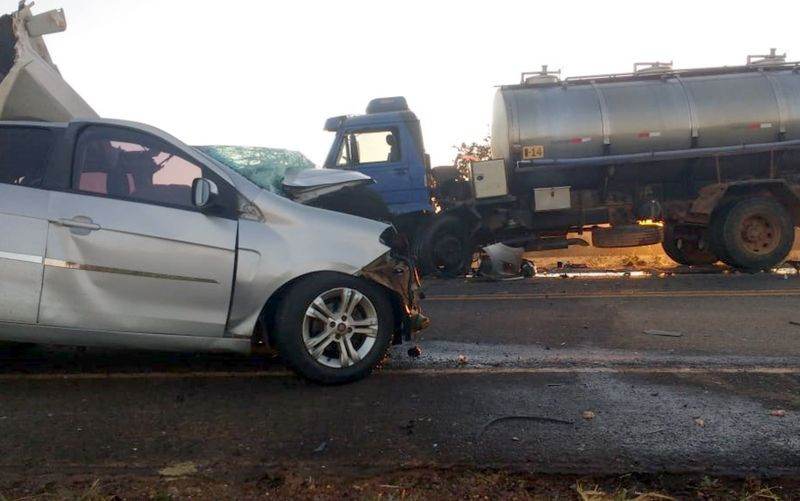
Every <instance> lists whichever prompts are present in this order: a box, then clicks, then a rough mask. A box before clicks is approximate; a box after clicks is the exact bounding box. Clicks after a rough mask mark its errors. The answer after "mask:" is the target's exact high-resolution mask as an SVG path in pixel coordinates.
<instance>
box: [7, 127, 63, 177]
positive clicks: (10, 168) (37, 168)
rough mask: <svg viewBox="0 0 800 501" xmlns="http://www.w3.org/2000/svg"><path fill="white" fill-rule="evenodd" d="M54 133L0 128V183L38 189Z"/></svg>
mask: <svg viewBox="0 0 800 501" xmlns="http://www.w3.org/2000/svg"><path fill="white" fill-rule="evenodd" d="M52 145H53V133H52V131H50V130H48V129H43V128H37V127H0V183H3V184H15V185H19V186H27V187H30V188H40V187H41V186H42V180H43V178H44V172H45V167H46V166H47V161H48V160H49V158H50V152H51V150H52Z"/></svg>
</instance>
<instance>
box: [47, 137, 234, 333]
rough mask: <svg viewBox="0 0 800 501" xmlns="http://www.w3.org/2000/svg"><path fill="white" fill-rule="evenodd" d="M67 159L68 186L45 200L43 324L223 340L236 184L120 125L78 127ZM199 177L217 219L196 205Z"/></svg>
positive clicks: (158, 141) (231, 267)
mask: <svg viewBox="0 0 800 501" xmlns="http://www.w3.org/2000/svg"><path fill="white" fill-rule="evenodd" d="M73 158H74V160H73V167H72V169H73V172H72V186H71V190H68V191H64V192H53V193H51V197H50V205H49V211H48V218H49V226H48V236H47V250H46V259H45V270H44V284H43V291H42V300H41V311H40V317H39V318H40V323H41V324H45V325H53V326H60V327H72V328H80V329H84V330H98V331H123V332H140V333H159V334H179V335H189V336H221V335H222V334H223V333H224V331H225V324H226V321H227V318H228V309H229V305H230V301H231V293H232V287H233V284H232V281H233V276H234V264H235V252H236V234H237V226H238V223H237V219H236V216H235V207H236V206H235V199H236V196H235V192H234V191H233V187H232V186H230V185H229V184H227V182H226V181H224V180H223V179H221V178H220V177H219V176H218V175H216V174H215V173H213V172H212V171H210V170H209V169H208V167H206V166H203V165H201V164H200V163H198V162H197V161H195V160H193V159H192V158H191V157H189V156H187V155H186V154H185V153H183V152H181V151H180V150H178V149H176V148H175V147H174V146H172V145H170V144H169V143H167V142H165V141H162V140H161V139H160V138H157V137H155V136H152V135H150V134H146V133H143V132H140V131H135V130H132V129H126V128H123V127H110V126H103V125H91V126H89V127H87V128H85V129H83V130H82V131H81V132H80V133H79V134H78V136H77V141H76V146H75V152H74V154H73ZM198 177H206V178H210V179H211V180H212V181H213V182H214V183H215V184H217V186H218V187H219V190H220V197H219V200H220V204H221V205H220V207H218V208H217V209H218V210H217V212H216V213H214V214H209V213H203V212H200V211H199V210H197V209H196V208H195V207H194V206H193V204H192V201H191V186H192V182H193V181H194V179H196V178H198ZM231 205H232V207H231Z"/></svg>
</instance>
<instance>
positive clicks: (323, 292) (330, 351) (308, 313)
mask: <svg viewBox="0 0 800 501" xmlns="http://www.w3.org/2000/svg"><path fill="white" fill-rule="evenodd" d="M273 325H274V331H273V332H272V333H271V334H270V342H271V344H272V345H273V346H274V347H275V348H276V349H277V350H278V353H279V354H280V356H281V358H282V359H283V360H284V361H285V362H286V364H287V365H288V366H289V367H290V368H291V369H293V370H294V371H295V372H297V373H298V374H300V375H301V376H303V377H305V378H307V379H309V380H311V381H314V382H317V383H322V384H341V383H348V382H351V381H357V380H359V379H362V378H364V377H366V376H367V375H369V373H370V372H372V369H373V368H375V366H376V365H377V364H378V363H379V362H380V361H381V360H382V359H383V356H384V354H385V353H386V349H387V348H388V347H389V342H390V341H391V339H392V334H393V329H394V318H393V313H392V305H391V303H390V301H389V297H388V293H387V292H386V291H385V290H383V289H382V288H381V287H380V286H378V285H377V284H375V283H372V282H369V281H368V280H365V279H363V278H358V277H353V276H350V275H344V274H340V273H331V272H326V273H317V274H314V275H310V276H308V277H306V278H303V279H301V280H299V281H298V282H297V283H296V284H294V286H292V288H291V289H289V291H288V292H287V293H286V295H285V296H284V298H283V300H282V301H281V303H280V305H279V306H278V308H277V310H276V312H275V319H274V323H273Z"/></svg>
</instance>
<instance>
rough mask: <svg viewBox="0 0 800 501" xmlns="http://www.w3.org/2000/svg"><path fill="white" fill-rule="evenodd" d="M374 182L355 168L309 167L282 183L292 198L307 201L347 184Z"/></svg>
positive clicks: (301, 201) (358, 184) (297, 200)
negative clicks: (354, 169)
mask: <svg viewBox="0 0 800 501" xmlns="http://www.w3.org/2000/svg"><path fill="white" fill-rule="evenodd" d="M374 182H375V180H373V179H372V178H371V177H369V176H367V175H366V174H362V173H361V172H358V171H353V170H339V169H308V170H304V171H300V172H297V173H295V174H292V175H289V176H286V177H285V178H284V179H283V183H282V184H283V190H284V191H285V192H286V193H287V194H288V195H289V196H290V197H291V198H292V200H294V201H296V202H300V203H305V202H308V201H309V200H313V199H315V198H318V197H320V196H322V195H326V194H328V193H333V192H334V191H337V190H340V189H342V188H344V187H347V186H362V185H366V184H372V183H374Z"/></svg>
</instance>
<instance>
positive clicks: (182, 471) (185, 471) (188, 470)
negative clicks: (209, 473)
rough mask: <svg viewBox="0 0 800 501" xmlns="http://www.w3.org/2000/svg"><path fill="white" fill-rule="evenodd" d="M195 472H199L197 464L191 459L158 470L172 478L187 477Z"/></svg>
mask: <svg viewBox="0 0 800 501" xmlns="http://www.w3.org/2000/svg"><path fill="white" fill-rule="evenodd" d="M194 473H197V466H196V465H195V464H194V463H192V462H191V461H187V462H185V463H176V464H173V465H171V466H167V467H166V468H162V469H160V470H158V474H159V475H161V476H162V477H171V478H178V477H185V476H187V475H192V474H194Z"/></svg>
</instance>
